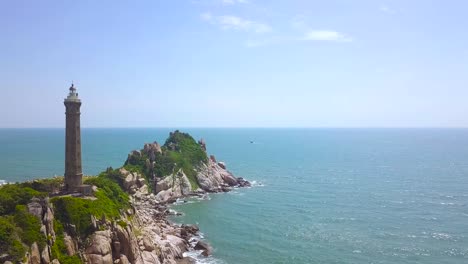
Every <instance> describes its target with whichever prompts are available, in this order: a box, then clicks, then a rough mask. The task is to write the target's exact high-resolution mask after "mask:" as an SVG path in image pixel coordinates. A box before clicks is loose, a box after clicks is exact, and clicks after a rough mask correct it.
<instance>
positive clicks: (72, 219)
mask: <svg viewBox="0 0 468 264" xmlns="http://www.w3.org/2000/svg"><path fill="white" fill-rule="evenodd" d="M85 184H91V185H96V186H97V187H98V188H99V189H98V191H97V192H96V193H95V196H96V199H95V200H92V199H88V198H79V197H71V196H67V197H54V198H52V199H51V202H52V203H53V204H54V206H55V217H56V218H57V219H58V220H59V221H60V222H61V223H69V224H73V225H75V227H76V232H77V233H78V234H79V235H80V236H81V237H82V238H85V237H87V236H88V235H90V234H91V233H92V232H93V231H94V230H93V227H92V223H91V215H93V216H95V217H97V218H101V217H102V216H105V217H108V218H117V217H119V216H120V210H121V209H126V208H128V206H129V198H128V195H127V194H126V193H125V192H124V191H123V190H122V189H121V188H120V186H119V185H118V184H117V183H115V182H113V181H111V180H110V179H106V178H104V177H90V178H88V179H86V180H85ZM64 226H65V227H66V225H64ZM69 231H70V230H69Z"/></svg>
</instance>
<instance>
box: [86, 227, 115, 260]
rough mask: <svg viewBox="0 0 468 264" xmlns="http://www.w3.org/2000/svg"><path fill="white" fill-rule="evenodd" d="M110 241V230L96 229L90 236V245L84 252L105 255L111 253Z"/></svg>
mask: <svg viewBox="0 0 468 264" xmlns="http://www.w3.org/2000/svg"><path fill="white" fill-rule="evenodd" d="M111 243H112V239H111V232H110V230H105V231H96V232H95V233H94V234H93V235H92V236H91V242H90V246H89V247H88V248H87V249H86V253H87V254H96V255H101V256H105V255H107V254H110V253H112V246H111Z"/></svg>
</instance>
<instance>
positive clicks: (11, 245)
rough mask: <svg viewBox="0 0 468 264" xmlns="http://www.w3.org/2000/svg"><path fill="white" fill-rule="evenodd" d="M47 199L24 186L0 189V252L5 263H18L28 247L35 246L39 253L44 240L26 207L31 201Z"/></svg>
mask: <svg viewBox="0 0 468 264" xmlns="http://www.w3.org/2000/svg"><path fill="white" fill-rule="evenodd" d="M46 196H47V193H44V192H39V191H36V190H34V189H32V188H30V187H25V186H23V184H8V185H4V186H2V187H0V252H1V253H6V254H8V260H10V261H12V262H20V261H21V260H22V258H23V257H24V254H25V253H26V249H27V247H29V246H30V245H31V244H33V243H34V242H37V244H38V245H39V248H40V249H42V248H44V246H45V244H46V238H45V237H44V235H43V234H42V233H41V232H40V231H39V230H40V228H41V223H40V220H39V219H38V218H37V217H36V216H34V215H32V214H30V213H29V212H28V210H27V207H26V204H27V203H29V202H30V201H31V199H32V198H33V197H37V198H43V197H46Z"/></svg>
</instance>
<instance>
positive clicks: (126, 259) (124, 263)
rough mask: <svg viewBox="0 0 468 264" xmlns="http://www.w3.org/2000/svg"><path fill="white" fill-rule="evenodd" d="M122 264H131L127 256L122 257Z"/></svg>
mask: <svg viewBox="0 0 468 264" xmlns="http://www.w3.org/2000/svg"><path fill="white" fill-rule="evenodd" d="M119 260H120V264H130V262H129V261H128V258H127V256H125V255H120V259H119Z"/></svg>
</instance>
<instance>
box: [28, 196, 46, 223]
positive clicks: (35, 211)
mask: <svg viewBox="0 0 468 264" xmlns="http://www.w3.org/2000/svg"><path fill="white" fill-rule="evenodd" d="M28 212H29V213H30V214H32V215H34V216H36V217H37V218H39V220H42V214H43V213H44V210H43V208H42V204H41V200H40V199H38V198H32V199H31V202H30V203H28Z"/></svg>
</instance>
